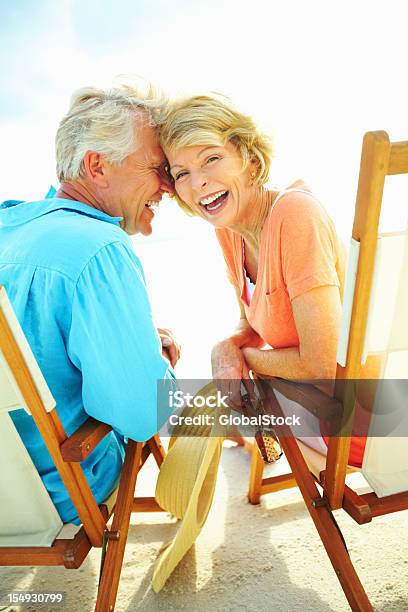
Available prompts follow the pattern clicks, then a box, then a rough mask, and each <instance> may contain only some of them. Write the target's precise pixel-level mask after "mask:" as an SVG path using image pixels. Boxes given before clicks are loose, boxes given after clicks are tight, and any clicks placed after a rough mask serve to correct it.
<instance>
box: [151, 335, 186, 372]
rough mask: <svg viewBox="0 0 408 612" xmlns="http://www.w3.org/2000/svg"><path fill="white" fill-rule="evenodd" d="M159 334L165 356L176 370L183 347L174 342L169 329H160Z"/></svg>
mask: <svg viewBox="0 0 408 612" xmlns="http://www.w3.org/2000/svg"><path fill="white" fill-rule="evenodd" d="M157 332H158V334H159V336H160V340H161V343H162V347H163V354H164V356H165V357H166V359H168V360H169V361H170V364H171V366H172V367H173V368H174V367H175V365H176V363H177V362H178V360H179V359H180V351H181V347H180V344H178V342H176V341H175V340H174V336H173V334H172V332H171V331H170V330H169V329H166V328H164V327H158V328H157Z"/></svg>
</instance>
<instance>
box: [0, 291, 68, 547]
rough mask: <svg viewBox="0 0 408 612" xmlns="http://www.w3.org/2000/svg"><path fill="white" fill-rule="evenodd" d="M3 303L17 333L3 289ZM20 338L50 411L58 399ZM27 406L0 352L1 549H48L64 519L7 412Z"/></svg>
mask: <svg viewBox="0 0 408 612" xmlns="http://www.w3.org/2000/svg"><path fill="white" fill-rule="evenodd" d="M0 303H1V308H2V309H3V310H5V311H6V312H7V316H8V318H9V320H10V321H11V324H12V325H13V330H14V332H16V331H17V334H18V330H19V329H20V326H19V325H18V324H16V319H15V315H14V313H13V312H12V309H11V306H10V303H9V301H8V299H7V296H6V294H5V291H4V289H2V290H0ZM18 335H19V338H20V342H21V345H22V347H23V350H24V354H25V357H26V360H27V362H28V363H30V365H31V371H32V374H33V379H34V380H35V382H36V385H37V388H38V389H41V392H42V395H43V397H44V399H45V401H46V403H47V405H48V407H49V409H50V410H52V409H53V408H54V406H55V401H54V400H53V398H52V396H51V393H50V391H49V389H48V387H47V385H46V383H45V381H44V378H43V376H42V374H41V372H40V370H39V368H38V366H37V364H36V362H35V359H34V357H33V355H32V352H31V349H30V347H29V346H28V343H27V342H26V341H25V342H24V340H23V341H21V340H22V337H21V334H18ZM34 364H35V365H34ZM23 407H24V408H25V409H26V410H27V411H28V408H27V406H26V405H25V402H24V399H23V397H22V395H21V393H20V391H19V389H18V385H17V383H16V381H15V379H14V376H13V374H12V372H11V370H10V368H9V367H8V365H7V362H6V360H5V359H4V356H3V354H2V352H1V350H0V440H1V444H0V465H1V470H0V499H1V500H2V501H1V504H0V546H50V545H51V544H52V542H53V541H54V539H55V537H56V536H57V534H58V532H59V531H60V530H61V528H62V521H61V519H60V517H59V515H58V512H57V511H56V509H55V506H54V504H53V503H52V501H51V498H50V496H49V495H48V492H47V490H46V489H45V487H44V485H43V483H42V480H41V478H40V476H39V474H38V472H37V470H36V468H35V467H34V465H33V462H32V460H31V458H30V456H29V454H28V452H27V450H26V448H25V446H24V444H23V443H22V441H21V438H20V436H19V435H18V433H17V431H16V428H15V426H14V424H13V421H12V420H11V418H10V415H9V412H11V411H12V410H18V409H22V408H23Z"/></svg>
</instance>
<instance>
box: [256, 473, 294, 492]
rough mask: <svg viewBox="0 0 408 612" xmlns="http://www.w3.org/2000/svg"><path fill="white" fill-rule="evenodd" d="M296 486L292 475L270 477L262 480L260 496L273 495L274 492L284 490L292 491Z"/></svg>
mask: <svg viewBox="0 0 408 612" xmlns="http://www.w3.org/2000/svg"><path fill="white" fill-rule="evenodd" d="M297 486H298V484H297V482H296V479H295V478H294V477H293V474H292V473H290V474H279V476H270V477H269V478H263V479H262V486H261V495H265V493H274V492H275V491H283V490H284V489H292V488H293V487H297Z"/></svg>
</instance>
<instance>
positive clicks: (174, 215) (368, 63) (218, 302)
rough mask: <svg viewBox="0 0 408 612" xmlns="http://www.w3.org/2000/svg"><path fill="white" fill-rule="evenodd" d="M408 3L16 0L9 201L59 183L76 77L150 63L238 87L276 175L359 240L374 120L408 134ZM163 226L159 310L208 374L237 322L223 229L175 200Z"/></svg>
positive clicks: (3, 110) (3, 164)
mask: <svg viewBox="0 0 408 612" xmlns="http://www.w3.org/2000/svg"><path fill="white" fill-rule="evenodd" d="M404 6H406V2H405V1H404V0H388V1H387V2H384V1H383V0H382V1H381V2H379V1H378V0H355V1H352V0H349V1H348V0H343V1H342V2H339V1H334V0H309V1H308V2H305V1H304V0H281V1H279V2H277V1H273V0H251V2H243V1H240V0H194V1H193V0H172V2H168V1H167V0H137V1H135V0H86V1H84V0H58V2H55V1H53V0H19V1H18V2H14V3H12V2H5V1H3V2H1V3H0V40H1V43H0V45H1V46H0V83H1V96H0V142H1V143H2V146H1V149H0V169H1V170H0V179H1V180H0V201H1V200H3V199H10V198H15V199H34V198H38V197H41V196H42V195H43V194H45V192H46V191H47V189H48V186H49V184H50V183H54V184H56V177H55V173H54V134H55V130H56V127H57V124H58V121H59V119H60V118H61V116H62V115H63V114H64V112H65V111H66V109H67V106H68V101H69V97H70V94H71V93H72V91H73V90H74V89H75V88H77V87H81V86H84V85H87V84H104V83H109V82H110V81H111V80H112V79H113V78H114V77H116V76H117V75H123V74H125V75H139V76H142V77H145V78H146V79H149V80H152V81H153V82H155V83H157V84H158V85H160V86H161V87H163V88H164V89H167V90H168V91H170V92H174V93H177V92H179V91H190V92H202V91H209V90H213V91H219V92H222V93H225V94H228V95H230V96H231V97H232V98H233V100H234V101H235V102H236V103H237V105H238V106H240V107H241V108H242V109H243V110H245V111H247V112H249V113H250V114H252V115H254V116H255V117H256V118H257V119H258V120H259V121H260V122H261V124H262V125H263V126H264V127H265V128H266V129H267V130H269V131H271V133H272V135H273V137H274V141H275V147H276V156H275V161H274V164H273V168H272V177H271V178H272V181H273V183H274V184H276V185H281V186H282V185H284V184H288V183H290V182H292V181H293V180H295V179H296V178H299V177H302V178H304V179H306V180H307V181H308V183H309V184H311V185H312V187H313V188H314V190H315V191H316V192H317V193H318V194H319V196H320V197H321V198H322V200H323V202H324V204H325V206H326V208H327V209H328V211H329V213H330V214H331V216H332V217H333V219H334V221H335V223H336V225H337V227H338V229H339V232H340V234H341V235H342V236H343V237H344V238H345V239H347V236H348V235H349V232H350V228H351V223H352V217H353V209H354V198H355V192H356V186H357V174H358V165H359V158H360V149H361V140H362V136H363V134H364V132H365V131H368V130H375V129H384V130H386V131H387V132H388V133H389V134H390V137H391V139H392V140H404V139H407V138H408V133H407V131H408V130H407V127H408V126H407V114H408V110H407V109H408V106H407V100H408V95H407V94H408V91H407V89H408V88H407V82H408V80H407V78H406V74H407V59H408V57H407V56H408V53H407V43H406V18H405V14H404V11H403V8H404ZM395 185H397V183H395ZM398 185H399V183H398ZM405 193H407V192H406V191H405ZM405 202H406V199H405V201H404V204H405ZM402 210H403V209H402V207H401V208H400V210H399V211H393V216H401V211H402ZM405 210H406V208H405V206H404V214H405ZM404 218H405V217H404ZM155 225H156V226H155V232H154V235H153V237H151V238H149V239H139V238H138V239H136V241H135V242H136V244H135V246H136V250H137V252H138V253H139V254H140V257H141V259H142V261H143V264H144V266H145V268H146V272H147V275H148V278H149V286H150V291H151V295H152V301H153V306H154V310H155V312H156V313H157V319H158V322H160V323H161V324H162V325H167V326H172V327H173V328H174V329H175V331H176V332H177V334H178V336H179V337H180V338H181V340H182V342H183V347H184V351H183V360H182V362H181V364H180V372H179V375H180V376H185V377H188V376H196V377H202V378H204V377H206V376H208V375H209V366H208V363H209V362H208V353H209V349H210V346H211V344H212V343H213V342H214V341H215V340H216V339H217V338H218V337H221V336H223V335H225V334H226V333H227V331H228V329H230V328H231V327H232V326H233V324H234V322H235V319H236V311H235V310H234V306H233V300H232V296H231V292H230V290H229V289H228V287H227V285H226V282H225V277H224V269H223V262H222V260H221V258H220V256H219V253H218V251H217V245H216V244H215V242H214V239H213V236H212V234H211V231H210V229H209V228H208V227H206V226H205V225H204V224H203V223H202V222H200V221H194V220H191V219H188V218H186V217H184V216H183V215H182V214H181V213H180V212H179V211H178V210H177V209H176V208H175V205H174V204H173V203H171V204H170V203H168V202H166V203H165V204H163V206H162V209H161V211H159V215H158V218H157V219H156V220H155ZM159 320H160V321H159Z"/></svg>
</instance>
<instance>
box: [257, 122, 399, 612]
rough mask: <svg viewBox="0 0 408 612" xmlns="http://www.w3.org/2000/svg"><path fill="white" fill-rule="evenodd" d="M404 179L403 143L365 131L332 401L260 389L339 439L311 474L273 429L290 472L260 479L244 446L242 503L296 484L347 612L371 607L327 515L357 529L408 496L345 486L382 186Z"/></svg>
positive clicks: (289, 389)
mask: <svg viewBox="0 0 408 612" xmlns="http://www.w3.org/2000/svg"><path fill="white" fill-rule="evenodd" d="M403 173H408V141H403V142H395V143H391V142H390V140H389V137H388V135H387V134H386V133H385V132H380V131H379V132H368V133H367V134H366V135H365V137H364V141H363V148H362V155H361V166H360V176H359V184H358V192H357V201H356V211H355V218H354V224H353V232H352V236H353V238H354V239H355V240H356V241H358V242H359V243H360V255H359V261H358V268H357V278H356V284H355V291H354V300H353V308H352V316H351V326H350V336H349V344H348V351H347V361H346V363H347V365H346V366H345V367H342V366H341V365H338V366H337V372H336V385H335V391H334V397H333V398H329V397H328V396H327V395H325V394H323V393H322V392H320V391H318V390H317V389H316V388H315V387H313V386H312V385H303V384H297V383H294V382H290V381H284V380H281V379H276V378H269V379H268V384H267V386H266V387H264V388H265V389H266V393H267V399H268V401H269V404H270V406H271V407H272V409H273V412H274V413H275V414H278V415H281V416H282V414H283V413H282V411H281V408H280V406H279V403H278V401H277V399H276V396H275V394H274V389H275V390H277V391H279V392H280V393H282V394H283V395H284V396H285V397H287V398H288V399H291V400H294V401H296V402H298V403H300V404H302V405H303V406H304V407H305V408H307V409H308V410H310V411H312V412H313V413H315V414H318V415H320V416H322V417H323V415H324V414H325V415H327V414H328V413H332V414H337V415H341V417H340V423H339V426H340V429H339V431H340V435H339V436H336V437H332V438H330V440H329V445H328V451H327V459H326V468H325V469H324V470H323V471H321V472H320V474H319V475H317V476H316V475H313V474H312V473H311V471H310V470H309V468H308V466H307V463H306V460H305V458H304V457H303V455H302V452H301V450H300V448H299V445H298V443H297V442H296V440H295V439H294V437H293V434H291V431H290V429H289V428H288V427H286V426H278V427H276V432H277V435H278V438H279V441H280V444H281V447H282V449H283V451H284V453H285V455H286V458H287V461H288V463H289V465H290V468H291V470H292V471H291V473H289V474H284V475H279V476H276V477H271V478H263V476H262V475H263V468H264V464H263V461H262V459H261V457H260V455H259V453H258V451H257V448H256V446H255V445H250V447H251V452H252V460H251V473H250V484H249V492H248V499H249V501H250V502H251V503H253V504H256V503H259V501H260V496H261V495H264V494H265V493H269V492H273V491H278V490H282V489H286V488H290V487H293V486H298V487H299V489H300V492H301V494H302V496H303V498H304V501H305V503H306V506H307V509H308V510H309V512H310V515H311V517H312V519H313V521H314V523H315V526H316V528H317V531H318V533H319V535H320V538H321V540H322V543H323V545H324V547H325V549H326V551H327V554H328V556H329V558H330V561H331V563H332V565H333V568H334V570H335V572H336V575H337V577H338V579H339V581H340V584H341V586H342V588H343V591H344V593H345V595H346V597H347V600H348V602H349V604H350V607H351V608H352V609H353V610H362V611H363V610H364V611H367V610H372V609H373V608H372V606H371V603H370V601H369V599H368V596H367V594H366V592H365V590H364V587H363V586H362V584H361V582H360V580H359V577H358V575H357V573H356V570H355V569H354V566H353V564H352V562H351V560H350V557H349V554H348V552H347V548H346V544H345V540H344V538H343V535H342V533H341V531H340V529H339V527H338V525H337V523H336V521H335V519H334V516H333V514H332V511H333V510H336V509H339V508H343V509H344V510H345V511H346V512H347V513H348V514H349V515H350V516H351V517H352V518H353V519H354V520H355V521H356V522H357V523H359V524H364V523H368V522H370V521H372V519H373V518H374V517H376V516H382V515H384V514H388V513H391V512H398V511H400V510H406V509H408V492H404V493H398V494H395V495H389V496H387V497H382V498H378V497H377V495H376V494H375V493H366V494H363V495H359V494H357V493H356V492H355V491H353V490H352V489H351V488H349V487H348V486H347V485H346V482H345V480H346V473H347V462H348V456H349V450H350V442H351V437H350V436H351V429H352V424H353V416H354V402H355V397H356V389H355V384H354V382H353V381H355V380H358V379H361V378H365V377H366V376H365V374H364V369H362V367H361V361H362V354H363V348H364V340H365V330H366V322H367V317H368V309H369V301H370V293H371V287H372V281H373V272H374V265H375V254H376V247H377V235H378V226H379V219H380V212H381V205H382V196H383V188H384V181H385V177H386V176H387V175H393V174H403ZM363 323H364V324H363ZM373 359H375V356H373ZM369 360H370V358H369V359H368V360H367V362H368V364H367V365H368V366H370V363H369ZM368 369H370V368H368ZM368 377H369V376H368ZM333 411H334V412H333ZM317 484H318V485H319V487H320V488H319V489H318V487H317Z"/></svg>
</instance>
